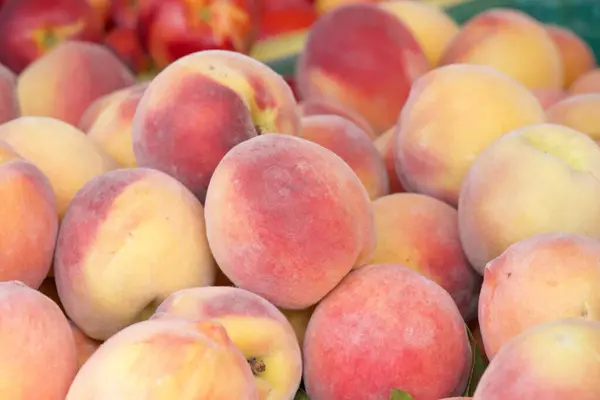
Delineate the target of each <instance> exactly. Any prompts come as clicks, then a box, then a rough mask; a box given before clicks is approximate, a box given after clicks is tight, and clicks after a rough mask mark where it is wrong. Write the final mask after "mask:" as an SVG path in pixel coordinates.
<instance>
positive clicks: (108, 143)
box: [87, 82, 148, 168]
mask: <svg viewBox="0 0 600 400" xmlns="http://www.w3.org/2000/svg"><path fill="white" fill-rule="evenodd" d="M147 87H148V83H147V82H144V83H140V84H137V85H134V86H131V87H129V88H127V89H122V90H121V91H120V93H118V94H116V95H114V96H113V97H112V100H108V103H107V104H106V106H105V107H103V108H102V110H101V111H100V112H99V113H98V115H97V117H96V119H95V121H94V122H93V123H92V124H91V126H90V127H89V129H88V130H87V135H88V137H89V138H90V139H92V141H93V142H94V143H96V144H97V145H98V146H99V147H100V148H101V149H102V150H104V151H105V152H106V153H107V154H108V155H110V156H111V157H112V158H113V159H114V160H115V161H116V162H117V164H118V165H119V166H120V167H122V168H135V167H137V162H136V160H135V155H134V154H133V139H132V134H131V126H132V122H133V116H134V114H135V111H136V109H137V106H138V104H139V102H140V100H141V98H142V96H143V95H144V92H145V91H146V88H147Z"/></svg>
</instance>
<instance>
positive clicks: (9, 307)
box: [0, 281, 77, 400]
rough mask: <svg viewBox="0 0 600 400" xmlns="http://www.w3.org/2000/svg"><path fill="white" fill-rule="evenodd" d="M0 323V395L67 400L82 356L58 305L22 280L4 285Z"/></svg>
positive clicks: (0, 291)
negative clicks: (79, 355) (68, 391)
mask: <svg viewBox="0 0 600 400" xmlns="http://www.w3.org/2000/svg"><path fill="white" fill-rule="evenodd" d="M0 320H2V323H1V324H0V342H2V344H3V345H2V346H0V397H2V398H3V399H15V400H16V399H44V400H64V398H65V395H66V394H67V390H68V389H69V385H71V382H72V381H73V378H74V377H75V373H76V372H77V355H76V353H75V341H74V340H73V335H72V334H71V329H70V328H69V323H68V322H67V319H66V318H65V316H64V315H63V313H62V312H61V311H60V309H59V308H58V306H57V305H56V304H54V302H53V301H52V300H50V299H49V298H47V297H46V296H44V295H43V294H41V293H40V292H38V291H37V290H34V289H31V288H30V287H28V286H26V285H25V284H24V283H22V282H19V281H8V282H0Z"/></svg>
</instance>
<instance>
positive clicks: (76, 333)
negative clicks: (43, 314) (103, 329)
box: [69, 321, 102, 369]
mask: <svg viewBox="0 0 600 400" xmlns="http://www.w3.org/2000/svg"><path fill="white" fill-rule="evenodd" d="M69 326H70V327H71V332H72V333H73V338H74V339H75V348H76V350H77V369H81V367H82V366H83V364H85V362H86V361H87V360H88V359H89V358H90V357H91V356H92V354H94V352H95V351H96V350H97V349H98V347H100V345H101V344H102V342H100V341H98V340H94V339H92V338H90V337H88V336H87V335H86V334H85V333H83V332H82V331H81V329H79V328H78V327H77V325H75V323H74V322H73V321H69Z"/></svg>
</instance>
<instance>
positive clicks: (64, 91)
mask: <svg viewBox="0 0 600 400" xmlns="http://www.w3.org/2000/svg"><path fill="white" fill-rule="evenodd" d="M134 83H135V77H134V76H133V74H132V73H131V71H129V70H128V69H127V67H126V66H125V65H124V64H123V63H122V62H121V61H120V60H119V59H118V58H117V57H116V56H115V55H114V54H113V53H112V52H111V51H110V50H108V49H107V48H106V47H104V46H102V45H99V44H95V43H87V42H78V41H67V42H64V43H61V44H60V45H58V46H57V47H56V48H55V49H54V50H52V51H51V52H49V53H47V54H45V55H44V56H43V57H41V58H39V59H38V60H36V61H35V62H33V63H32V64H31V65H29V67H27V68H26V69H25V70H24V71H23V72H22V73H21V74H20V75H19V79H18V81H17V94H18V96H19V104H20V106H21V113H22V115H33V116H44V117H53V118H57V119H60V120H62V121H65V122H68V123H70V124H72V125H76V124H77V123H78V122H79V120H80V119H81V116H82V114H83V112H84V111H85V110H86V108H87V107H88V106H89V105H90V104H91V103H92V102H93V101H94V100H96V99H97V98H99V97H101V96H103V95H105V94H108V93H110V92H113V91H115V90H117V89H121V88H124V87H126V86H131V85H133V84H134Z"/></svg>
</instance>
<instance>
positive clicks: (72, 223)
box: [54, 168, 215, 340]
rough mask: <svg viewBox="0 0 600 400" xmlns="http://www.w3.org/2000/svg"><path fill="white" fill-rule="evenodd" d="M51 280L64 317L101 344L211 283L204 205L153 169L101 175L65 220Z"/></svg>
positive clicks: (212, 273) (79, 195)
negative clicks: (181, 294) (172, 299)
mask: <svg viewBox="0 0 600 400" xmlns="http://www.w3.org/2000/svg"><path fill="white" fill-rule="evenodd" d="M174 249H177V250H176V251H174ZM54 276H55V279H56V286H57V288H58V293H59V295H60V298H61V300H62V302H63V305H64V308H65V310H66V312H67V315H68V316H69V318H70V319H71V320H72V321H73V322H75V324H77V326H78V327H79V328H80V329H81V330H82V331H83V332H84V333H85V334H86V335H87V336H89V337H91V338H93V339H98V340H105V339H106V338H108V337H109V336H111V335H113V334H114V333H115V332H117V331H118V330H120V329H122V328H124V327H125V326H127V325H130V324H132V323H134V322H136V321H138V320H142V319H145V318H147V317H149V316H150V315H151V314H152V313H153V312H154V310H155V308H156V307H157V306H158V304H159V303H160V302H161V301H162V300H164V299H165V298H166V297H167V296H169V295H170V294H171V293H173V292H175V291H177V290H179V289H183V288H187V287H193V286H206V285H211V284H212V283H213V282H214V277H215V266H214V261H213V259H212V256H211V254H210V250H209V248H208V244H207V241H206V232H205V225H204V216H203V208H202V205H201V204H200V203H199V202H198V200H197V199H196V198H195V197H194V196H193V195H192V194H191V193H190V192H189V190H187V189H186V188H185V187H184V186H183V185H182V184H181V183H179V182H178V181H176V180H175V179H173V178H171V177H169V176H168V175H166V174H164V173H162V172H159V171H156V170H152V169H145V168H128V169H119V170H115V171H111V172H107V173H104V174H102V175H99V176H97V177H95V178H93V179H92V180H90V181H89V182H88V183H87V184H86V185H85V186H84V187H83V188H82V189H81V190H80V191H79V192H78V193H77V195H76V196H75V198H73V201H72V202H71V205H70V206H69V209H68V210H67V213H66V214H65V217H64V218H63V221H62V224H61V227H60V230H59V234H58V241H57V246H56V253H55V257H54Z"/></svg>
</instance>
